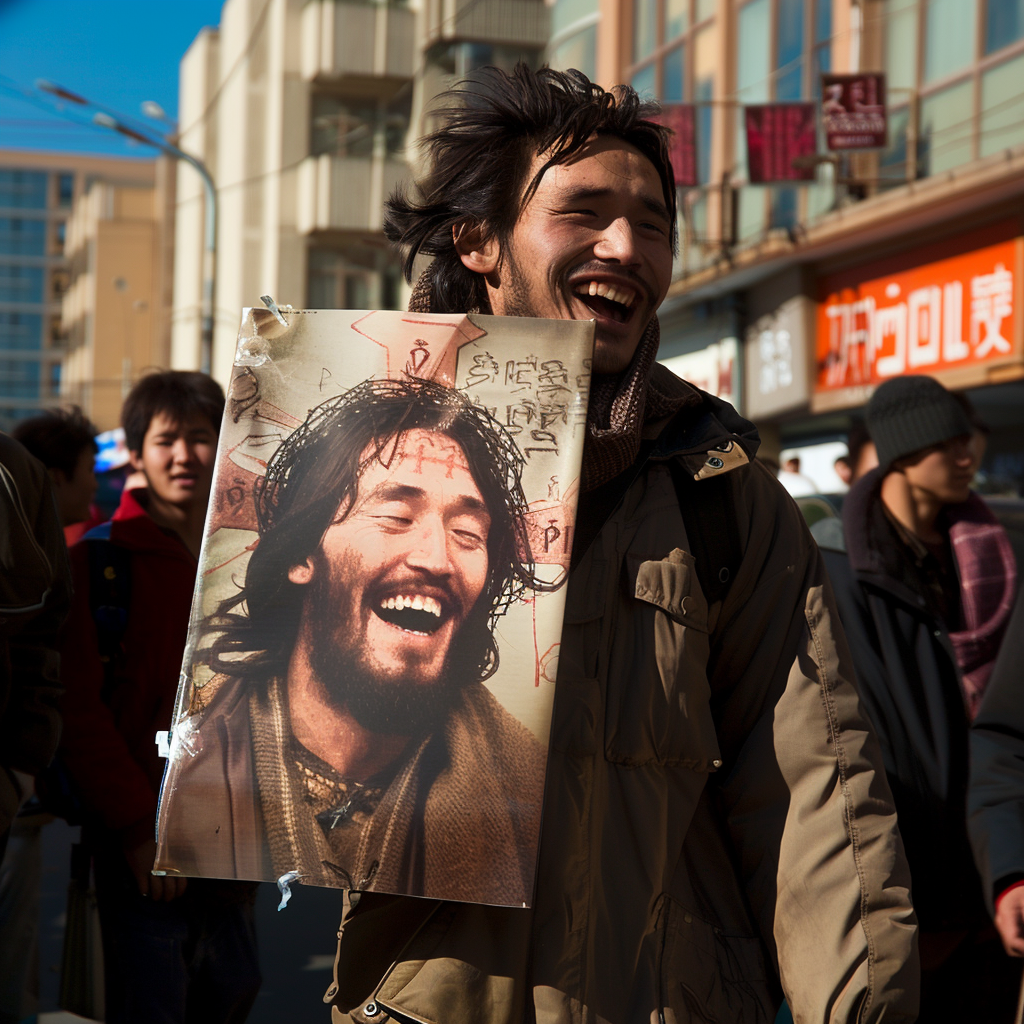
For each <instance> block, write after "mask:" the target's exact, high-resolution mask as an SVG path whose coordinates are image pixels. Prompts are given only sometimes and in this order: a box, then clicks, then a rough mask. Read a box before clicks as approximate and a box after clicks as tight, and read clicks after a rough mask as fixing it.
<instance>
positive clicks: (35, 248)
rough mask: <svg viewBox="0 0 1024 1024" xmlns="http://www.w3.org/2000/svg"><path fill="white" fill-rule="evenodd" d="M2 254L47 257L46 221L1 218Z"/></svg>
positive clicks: (0, 241) (0, 248) (0, 240)
mask: <svg viewBox="0 0 1024 1024" xmlns="http://www.w3.org/2000/svg"><path fill="white" fill-rule="evenodd" d="M0 254H2V255H4V256H45V255H46V221H45V220H42V219H40V218H35V217H33V218H29V217H0Z"/></svg>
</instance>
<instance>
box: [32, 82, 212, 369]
mask: <svg viewBox="0 0 1024 1024" xmlns="http://www.w3.org/2000/svg"><path fill="white" fill-rule="evenodd" d="M36 88H37V89H41V90H42V91H43V92H48V93H51V94H52V95H54V96H57V97H58V98H59V99H62V100H67V101H69V102H71V103H75V104H78V105H79V106H84V107H93V108H94V109H96V110H97V113H95V114H93V117H92V120H93V123H94V124H97V125H100V126H101V127H103V128H109V129H110V130H111V131H115V132H118V133H120V134H121V135H124V136H125V137H126V138H129V139H134V140H135V141H136V142H140V143H142V144H143V145H144V146H152V147H153V148H154V149H159V150H161V152H164V153H166V154H167V155H168V156H172V157H174V158H175V159H176V160H184V161H185V163H187V164H190V165H191V166H192V167H194V168H195V169H196V171H197V172H198V174H199V177H200V178H201V179H202V181H203V189H204V191H205V193H206V203H205V204H204V207H205V208H204V217H203V220H204V231H203V235H204V239H203V302H202V328H201V333H200V344H199V365H200V369H201V370H202V371H203V373H209V372H210V367H211V364H212V361H213V323H214V319H213V318H214V310H215V308H216V306H215V301H216V294H217V290H216V285H217V186H216V185H214V183H213V178H212V176H211V175H210V172H209V170H208V169H207V167H206V165H205V164H204V163H203V162H202V161H201V160H199V159H198V158H197V157H194V156H192V154H191V153H186V152H185V151H184V150H183V149H179V148H178V147H177V146H175V145H174V144H173V143H172V142H168V140H167V139H165V138H163V137H162V136H160V137H156V136H152V135H147V134H146V133H144V132H142V131H138V130H137V129H135V128H132V127H131V126H130V125H127V124H124V122H123V121H121V120H120V119H119V118H118V117H115V116H114V114H113V113H112V112H111V111H109V110H106V109H104V108H103V107H101V106H100V105H99V104H98V103H93V102H91V101H90V100H87V99H85V97H84V96H79V95H78V94H77V93H73V92H71V91H70V90H68V89H64V88H62V87H61V86H59V85H55V84H54V83H53V82H46V81H38V82H36Z"/></svg>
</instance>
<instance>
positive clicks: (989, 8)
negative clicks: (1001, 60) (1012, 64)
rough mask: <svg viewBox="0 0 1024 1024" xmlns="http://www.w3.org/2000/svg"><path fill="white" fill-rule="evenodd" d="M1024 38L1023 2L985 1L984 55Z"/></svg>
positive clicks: (1019, 0)
mask: <svg viewBox="0 0 1024 1024" xmlns="http://www.w3.org/2000/svg"><path fill="white" fill-rule="evenodd" d="M1022 38H1024V0H987V2H986V4H985V53H995V51H996V50H1001V49H1002V48H1003V47H1004V46H1009V45H1010V44H1011V43H1015V42H1017V40H1018V39H1022Z"/></svg>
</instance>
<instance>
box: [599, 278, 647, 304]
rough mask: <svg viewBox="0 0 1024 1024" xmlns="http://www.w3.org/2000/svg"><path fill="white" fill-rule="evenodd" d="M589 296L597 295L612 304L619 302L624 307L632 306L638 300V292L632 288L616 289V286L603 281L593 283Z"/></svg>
mask: <svg viewBox="0 0 1024 1024" xmlns="http://www.w3.org/2000/svg"><path fill="white" fill-rule="evenodd" d="M587 294H588V295H596V296H598V297H600V298H602V299H608V300H609V301H611V302H618V303H619V304H620V305H622V306H627V307H628V306H632V305H633V300H634V299H635V298H636V292H635V291H633V289H632V288H623V287H618V288H616V287H615V286H614V285H610V284H605V283H604V282H603V281H591V282H590V285H589V286H588V287H587Z"/></svg>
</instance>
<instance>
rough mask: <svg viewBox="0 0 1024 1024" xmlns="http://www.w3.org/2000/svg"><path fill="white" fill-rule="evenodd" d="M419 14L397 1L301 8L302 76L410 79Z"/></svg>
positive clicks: (332, 1)
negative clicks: (417, 15)
mask: <svg viewBox="0 0 1024 1024" xmlns="http://www.w3.org/2000/svg"><path fill="white" fill-rule="evenodd" d="M415 31H416V15H415V13H414V12H413V11H410V10H409V9H408V8H407V7H405V6H401V5H398V4H394V3H382V2H371V3H357V2H345V0H310V2H309V3H307V4H306V6H305V7H304V8H303V10H302V76H303V78H305V79H307V80H313V79H332V78H346V77H352V78H366V77H370V78H408V77H410V76H411V74H412V69H413V68H414V67H415V59H414V56H415V55H414V37H415Z"/></svg>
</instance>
